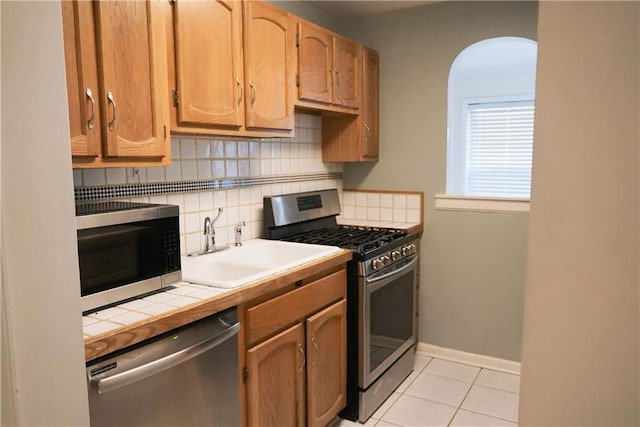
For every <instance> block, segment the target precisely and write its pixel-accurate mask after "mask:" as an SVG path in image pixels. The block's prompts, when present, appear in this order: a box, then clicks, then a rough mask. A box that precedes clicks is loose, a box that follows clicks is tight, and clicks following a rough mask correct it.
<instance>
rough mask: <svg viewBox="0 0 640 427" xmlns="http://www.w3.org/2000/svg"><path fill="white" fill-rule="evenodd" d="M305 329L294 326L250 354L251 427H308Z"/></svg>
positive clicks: (249, 399) (300, 326)
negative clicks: (305, 384) (306, 413)
mask: <svg viewBox="0 0 640 427" xmlns="http://www.w3.org/2000/svg"><path fill="white" fill-rule="evenodd" d="M303 343H304V327H303V326H302V324H298V325H296V326H293V327H291V328H289V329H287V330H286V331H284V332H282V333H280V334H278V335H276V336H275V337H273V338H270V339H268V340H267V341H265V342H263V343H262V344H259V345H257V346H255V347H252V348H251V349H249V351H247V368H248V369H249V373H250V374H249V376H248V378H247V396H248V399H247V405H248V409H249V411H248V412H249V416H248V422H249V425H250V426H262V427H282V426H301V425H304V416H305V404H304V366H305V363H306V361H305V352H304V348H303Z"/></svg>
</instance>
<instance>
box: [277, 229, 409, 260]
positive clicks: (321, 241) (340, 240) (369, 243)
mask: <svg viewBox="0 0 640 427" xmlns="http://www.w3.org/2000/svg"><path fill="white" fill-rule="evenodd" d="M404 236H406V233H405V232H404V231H402V230H390V229H381V228H372V227H353V226H340V227H339V228H320V229H317V230H313V231H307V232H304V233H300V234H296V235H293V236H290V237H287V238H286V240H288V241H291V242H299V243H313V244H318V245H331V246H339V247H341V248H346V249H351V250H352V251H354V252H357V253H359V254H366V253H368V252H371V251H373V250H376V249H378V248H380V247H382V246H384V245H387V244H389V243H391V242H393V241H394V240H397V239H400V238H402V237H404Z"/></svg>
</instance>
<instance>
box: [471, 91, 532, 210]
mask: <svg viewBox="0 0 640 427" xmlns="http://www.w3.org/2000/svg"><path fill="white" fill-rule="evenodd" d="M467 108H468V129H467V147H466V148H467V153H466V162H465V175H466V176H465V180H464V181H465V184H466V188H465V192H464V193H465V194H467V195H470V196H487V195H489V196H504V197H522V198H529V194H530V189H531V163H532V157H533V109H534V107H533V101H514V102H506V103H502V102H489V103H476V104H468V106H467Z"/></svg>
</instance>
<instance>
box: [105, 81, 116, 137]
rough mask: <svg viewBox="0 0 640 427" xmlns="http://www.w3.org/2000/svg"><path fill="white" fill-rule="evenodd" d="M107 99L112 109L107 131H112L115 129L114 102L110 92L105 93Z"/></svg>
mask: <svg viewBox="0 0 640 427" xmlns="http://www.w3.org/2000/svg"><path fill="white" fill-rule="evenodd" d="M107 99H108V100H109V102H110V103H111V106H112V107H113V119H111V121H110V122H109V130H110V131H112V130H114V129H115V128H116V113H117V111H116V101H115V100H114V99H113V93H111V91H109V92H107Z"/></svg>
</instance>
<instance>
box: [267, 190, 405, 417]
mask: <svg viewBox="0 0 640 427" xmlns="http://www.w3.org/2000/svg"><path fill="white" fill-rule="evenodd" d="M339 214H340V201H339V197H338V192H337V190H335V189H333V190H322V191H313V192H305V193H296V194H285V195H280V196H270V197H265V198H264V226H265V230H264V233H265V236H266V237H267V238H270V239H280V240H288V241H294V242H301V243H315V244H326V245H333V246H340V247H343V248H347V249H351V250H352V251H353V260H352V261H350V262H349V263H348V265H347V270H348V272H347V281H348V282H347V407H346V408H345V409H344V411H342V413H341V414H340V415H341V416H342V417H343V418H348V419H351V420H358V421H360V422H365V421H366V420H367V419H368V418H369V417H370V416H371V414H373V412H375V410H376V409H377V408H378V407H379V406H380V405H381V404H382V403H383V402H384V401H385V400H386V399H387V397H389V396H390V395H391V393H393V391H394V390H395V389H396V388H397V387H398V385H400V383H401V382H402V381H403V380H404V379H405V378H406V377H407V376H408V375H409V374H410V373H411V371H412V370H413V359H414V346H415V342H416V298H417V294H416V292H417V291H416V287H417V286H416V285H417V284H416V269H417V262H418V253H417V247H416V242H415V240H416V236H415V235H413V234H407V233H405V232H404V231H402V230H394V229H386V228H371V227H349V226H339V225H338V224H337V221H336V216H337V215H339Z"/></svg>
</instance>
